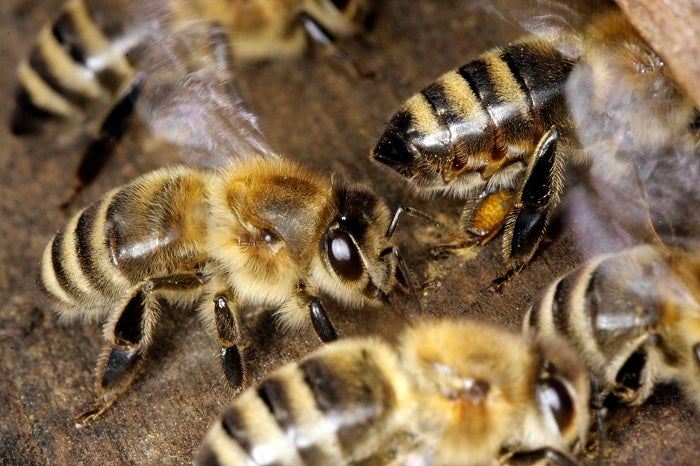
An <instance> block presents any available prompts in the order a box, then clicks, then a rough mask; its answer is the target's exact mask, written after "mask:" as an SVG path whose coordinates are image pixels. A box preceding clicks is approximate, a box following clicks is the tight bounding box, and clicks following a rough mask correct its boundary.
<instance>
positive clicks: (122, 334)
mask: <svg viewBox="0 0 700 466" xmlns="http://www.w3.org/2000/svg"><path fill="white" fill-rule="evenodd" d="M147 286H148V285H147ZM148 291H150V290H147V289H146V287H143V288H141V289H139V291H138V292H136V293H135V294H134V296H133V297H132V298H131V299H130V300H129V302H128V303H127V305H126V306H125V307H124V309H123V310H122V311H121V313H120V315H119V317H118V319H117V321H116V324H115V325H114V329H113V330H112V333H113V341H112V342H110V343H108V344H107V346H106V348H105V350H104V352H103V354H102V356H101V357H100V362H99V363H98V366H97V375H98V377H97V389H98V392H99V393H100V396H99V398H98V399H97V401H96V402H95V404H94V405H93V406H92V407H91V408H90V409H89V410H87V411H85V412H84V413H82V414H80V415H79V416H78V417H77V418H76V419H75V425H76V427H82V426H84V425H85V424H87V423H88V422H90V421H91V420H93V419H95V418H97V417H98V416H100V415H101V414H102V413H103V412H105V411H106V410H107V409H108V408H109V407H110V406H111V405H112V403H114V401H115V400H116V399H117V397H118V396H119V395H121V394H122V393H124V392H125V391H126V390H127V389H128V388H129V387H130V386H131V384H132V382H133V381H134V378H135V377H136V374H137V373H138V371H139V369H140V368H141V366H142V364H143V361H144V359H145V356H146V351H147V349H148V346H149V345H150V341H151V334H152V332H153V328H154V326H155V322H156V320H157V319H158V314H159V308H158V303H157V299H156V298H155V297H154V296H153V294H152V293H148Z"/></svg>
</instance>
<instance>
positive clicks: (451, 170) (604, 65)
mask: <svg viewBox="0 0 700 466" xmlns="http://www.w3.org/2000/svg"><path fill="white" fill-rule="evenodd" d="M557 5H558V4H557V3H556V2H554V3H553V2H546V3H545V2H533V3H532V5H531V7H530V8H528V7H523V11H517V12H512V10H513V9H512V8H507V7H506V6H505V5H501V6H500V7H498V8H497V9H498V10H500V11H503V12H506V13H505V14H506V16H508V18H507V19H515V20H516V21H517V22H518V24H520V25H521V26H525V27H526V29H528V30H530V31H531V32H533V33H534V34H533V35H529V36H526V37H524V38H523V39H521V40H519V41H516V42H514V43H511V44H508V45H506V46H502V47H497V48H495V49H493V50H490V51H488V52H486V53H484V54H483V55H481V56H480V57H478V58H477V59H475V60H473V61H470V62H469V63H467V64H465V65H463V66H461V67H459V68H457V69H454V70H452V71H449V72H447V73H445V74H444V75H442V76H441V77H440V78H438V79H437V81H435V82H434V83H432V84H430V85H429V86H427V87H426V88H425V89H423V90H422V91H420V92H419V93H417V94H415V95H413V96H412V97H411V98H409V99H408V100H407V101H406V102H405V103H404V104H403V105H402V106H401V108H400V109H399V110H398V112H396V113H395V114H394V116H393V117H392V118H391V120H390V121H389V123H388V124H387V126H386V128H385V129H384V131H383V133H382V135H381V137H380V138H379V141H378V142H377V144H376V146H375V148H374V149H373V150H372V152H371V159H372V160H374V161H378V162H381V163H382V164H384V165H386V166H388V167H390V168H391V169H393V170H394V171H395V172H396V173H398V174H399V175H401V176H403V177H404V178H406V179H407V180H408V181H409V183H410V184H411V186H412V187H413V188H414V189H415V190H416V191H417V192H419V193H420V194H423V195H426V196H431V195H446V196H453V197H456V198H459V199H464V200H466V201H467V202H466V204H465V207H464V209H463V212H462V216H461V219H460V223H459V226H460V235H462V236H463V235H465V234H466V239H465V240H464V241H463V242H461V243H459V244H456V245H453V246H454V247H463V246H469V245H472V244H477V243H478V244H484V243H486V242H488V241H489V240H490V239H491V238H492V237H493V236H494V235H495V234H496V233H498V231H500V230H501V229H504V230H505V232H504V235H503V256H504V258H505V261H506V264H507V270H506V273H505V275H504V276H502V277H500V278H498V279H496V280H494V282H493V283H492V286H493V287H494V288H496V289H498V288H499V287H500V286H501V285H502V284H503V283H504V282H505V281H506V280H507V279H508V278H510V277H511V276H512V275H513V274H514V273H516V272H517V271H519V270H520V269H521V268H522V267H523V266H524V265H525V264H526V263H527V262H528V261H530V260H531V258H532V257H533V255H534V254H535V252H536V251H537V248H538V246H539V244H540V242H541V240H542V238H543V234H544V232H545V231H546V228H547V225H548V223H549V220H550V217H551V214H552V212H553V210H554V209H555V208H556V207H557V204H558V202H559V199H560V197H561V194H562V190H563V186H564V182H563V180H564V175H565V166H566V164H570V165H573V166H588V167H590V166H591V165H596V164H598V165H597V166H596V171H600V172H602V173H605V175H606V179H607V180H609V181H610V182H609V183H608V185H607V186H606V187H605V188H601V193H602V194H603V195H604V196H605V197H606V198H612V200H613V202H616V205H622V206H624V200H625V198H624V196H623V195H622V194H620V195H616V193H624V194H627V195H629V197H630V198H631V199H640V197H641V199H643V200H646V198H645V197H644V195H645V194H646V195H650V194H652V193H651V192H650V188H651V187H650V186H647V185H646V184H645V183H647V182H650V180H652V179H655V180H658V181H656V183H657V186H660V185H663V184H666V183H669V184H670V185H671V186H672V187H670V188H669V190H673V189H677V188H679V187H680V186H677V183H674V182H675V181H676V178H678V177H686V172H685V171H684V170H683V169H681V170H680V171H679V170H677V169H676V170H675V171H673V172H672V173H664V174H663V176H662V177H659V176H658V175H659V174H658V173H655V174H654V175H653V176H652V175H651V174H649V173H644V170H641V172H640V170H639V167H638V166H637V165H636V164H637V159H636V158H638V157H645V158H646V159H647V160H649V161H651V160H658V159H660V158H662V157H663V154H664V153H665V152H666V151H667V150H668V149H669V148H675V149H677V150H678V149H680V150H681V151H682V152H683V155H682V158H684V159H689V160H691V161H692V162H691V163H694V164H695V166H697V159H698V157H697V149H698V131H697V121H698V112H697V110H696V109H695V107H694V106H693V104H692V102H691V101H690V100H689V99H688V98H687V97H686V96H685V95H684V94H683V93H682V92H681V91H680V90H679V88H678V87H677V86H676V85H675V84H674V83H673V81H672V78H671V75H670V72H669V70H668V69H667V68H666V67H665V66H664V64H663V61H662V60H661V59H660V57H659V56H658V55H657V54H656V53H655V52H654V51H653V50H652V49H651V48H650V47H649V46H648V45H647V44H646V43H645V42H644V41H643V39H642V38H641V37H640V36H639V34H638V33H637V32H636V31H635V30H634V29H633V28H632V26H631V25H630V24H629V23H628V22H627V21H626V19H625V18H624V17H623V16H622V14H621V13H620V12H619V11H617V10H616V9H613V8H609V7H608V8H607V11H606V12H605V13H600V14H598V15H597V16H595V17H593V18H592V20H590V22H589V23H588V25H587V26H585V27H582V28H578V27H574V25H572V24H571V23H574V20H576V21H578V22H579V23H580V22H581V21H583V20H584V16H583V15H573V14H572V12H571V11H570V10H571V8H570V7H569V6H568V5H559V6H558V7H557ZM565 15H568V16H569V17H572V20H571V22H569V19H568V18H567V17H566V16H565ZM679 141H680V142H679ZM639 154H643V155H639ZM643 161H644V160H640V161H639V162H640V163H641V162H643ZM651 163H652V162H649V163H647V164H646V168H647V170H646V171H647V172H649V171H652V169H653V167H652V166H651ZM610 165H614V166H615V168H616V170H611V168H610ZM657 171H658V170H657ZM595 174H597V173H596V172H594V175H595ZM687 178H688V179H692V178H693V177H687ZM686 191H687V192H686ZM640 192H641V194H640ZM689 193H692V195H694V196H695V198H697V194H696V193H697V189H695V188H690V187H689V186H687V185H684V186H682V189H678V192H677V193H675V195H674V199H679V200H680V199H684V196H686V195H687V194H689ZM635 196H636V197H635ZM637 203H639V201H637ZM679 203H680V202H679ZM643 207H644V208H645V211H644V213H643V214H640V215H641V217H642V220H639V219H638V218H637V217H634V218H633V219H631V221H630V222H628V223H629V224H633V226H634V227H635V228H636V227H640V228H643V229H645V231H644V232H643V233H641V234H640V236H642V240H648V239H649V238H652V239H654V240H657V241H660V234H659V232H657V231H656V229H655V226H656V225H655V224H654V222H653V221H652V219H650V214H649V211H648V207H647V205H646V204H644V205H643ZM623 209H624V207H623ZM659 211H663V209H659ZM635 213H636V211H635ZM696 215H697V214H696ZM665 220H666V221H670V222H675V221H680V220H682V215H678V216H677V217H673V218H666V219H665ZM640 224H641V225H640ZM625 226H626V227H628V228H632V226H631V225H625Z"/></svg>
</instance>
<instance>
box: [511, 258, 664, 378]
mask: <svg viewBox="0 0 700 466" xmlns="http://www.w3.org/2000/svg"><path fill="white" fill-rule="evenodd" d="M664 270H665V271H664ZM668 272H669V271H668V268H667V266H666V264H665V259H664V258H663V257H662V256H660V255H659V253H658V250H657V249H655V248H654V247H652V246H640V247H636V248H631V249H627V250H624V251H622V252H620V253H617V254H608V255H601V256H598V257H596V258H594V259H591V260H589V261H588V262H586V263H585V264H583V265H582V266H580V267H579V268H577V269H576V270H574V271H573V272H570V273H569V274H567V275H565V276H564V277H562V278H561V279H559V280H558V281H557V282H555V283H554V284H553V285H551V286H550V287H549V288H548V289H547V290H546V292H545V293H544V294H543V295H542V296H541V297H540V298H539V300H538V301H537V302H535V303H534V305H533V306H532V308H531V309H530V310H529V311H528V313H527V314H526V316H525V321H524V324H523V325H524V327H525V328H526V329H527V328H533V329H535V330H536V331H537V332H538V333H542V334H545V335H551V334H559V335H561V336H563V337H564V338H566V339H567V340H569V341H570V342H572V343H573V344H574V346H575V347H576V348H577V350H578V351H579V352H580V353H581V354H582V356H583V359H584V360H585V361H586V363H587V364H588V366H589V367H591V368H592V369H593V370H594V373H595V374H596V375H597V377H598V382H599V383H600V384H601V385H602V386H601V389H604V388H605V387H606V386H611V385H614V384H615V383H616V379H618V378H619V377H621V376H622V375H624V376H625V377H627V378H628V379H629V378H630V377H640V375H639V373H640V372H641V370H642V369H643V366H644V364H645V363H646V359H647V355H646V352H647V349H646V346H647V345H648V344H649V339H650V337H651V334H652V333H653V329H654V328H655V327H656V326H657V325H658V324H659V321H660V319H661V318H662V309H661V308H660V307H659V302H657V300H658V299H659V298H660V296H661V295H660V294H659V290H660V289H659V288H657V287H658V286H659V281H660V280H661V279H662V278H663V277H664V276H666V275H668ZM633 366H634V367H633ZM617 382H620V383H621V381H620V380H617Z"/></svg>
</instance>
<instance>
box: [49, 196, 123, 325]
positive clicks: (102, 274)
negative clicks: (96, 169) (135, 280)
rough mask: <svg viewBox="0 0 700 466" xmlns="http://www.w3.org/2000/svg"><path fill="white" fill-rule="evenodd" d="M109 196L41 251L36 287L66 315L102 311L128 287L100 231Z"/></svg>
mask: <svg viewBox="0 0 700 466" xmlns="http://www.w3.org/2000/svg"><path fill="white" fill-rule="evenodd" d="M110 197H111V196H110V195H108V196H107V197H106V198H105V199H103V200H102V201H100V202H97V203H95V204H93V205H91V206H90V207H88V208H86V209H84V210H83V211H82V212H80V213H78V214H76V215H75V216H74V217H73V218H72V219H71V221H70V222H69V223H68V224H67V225H66V226H65V227H64V228H63V229H62V230H61V231H59V232H58V233H57V234H56V236H54V238H53V240H52V241H51V242H50V243H49V245H48V246H47V247H46V249H45V250H44V256H43V259H42V264H41V275H40V277H39V285H40V287H41V288H42V289H43V291H44V292H45V293H46V294H47V296H48V297H49V298H51V299H52V300H54V301H55V302H56V303H57V304H58V305H59V307H60V308H61V311H62V312H64V313H66V314H73V313H77V314H87V313H90V312H91V311H93V309H95V308H102V307H104V306H105V305H106V304H108V303H109V301H110V300H111V299H112V298H113V297H117V296H119V295H120V294H122V293H123V292H124V290H128V289H129V287H130V283H129V281H128V280H126V279H125V278H124V277H123V276H122V275H121V274H120V273H119V272H118V270H116V269H115V267H114V266H113V264H112V263H111V262H110V260H109V254H108V251H107V242H106V241H105V236H104V230H103V228H104V224H105V221H104V214H105V209H106V207H107V205H108V204H109V199H110ZM93 312H94V311H93Z"/></svg>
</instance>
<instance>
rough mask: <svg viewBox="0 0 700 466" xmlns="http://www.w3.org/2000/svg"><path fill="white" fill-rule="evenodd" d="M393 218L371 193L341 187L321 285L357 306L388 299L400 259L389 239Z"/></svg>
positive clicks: (324, 241)
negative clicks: (387, 236)
mask: <svg viewBox="0 0 700 466" xmlns="http://www.w3.org/2000/svg"><path fill="white" fill-rule="evenodd" d="M390 219H391V214H390V210H389V207H388V206H387V205H386V203H385V202H384V201H383V200H382V199H381V198H379V197H378V196H377V195H376V194H374V193H373V192H372V191H370V190H369V189H367V188H364V187H361V186H352V187H346V186H343V185H339V186H337V187H336V210H335V215H334V217H333V219H332V221H331V223H330V225H329V226H328V227H327V228H326V230H325V233H324V234H323V236H322V238H321V243H320V245H319V247H320V257H321V263H322V269H323V273H322V274H321V273H319V272H318V271H317V272H316V273H314V276H316V277H318V279H317V280H316V283H317V284H318V286H319V287H320V288H322V289H324V291H326V292H329V293H331V294H333V295H334V296H336V297H338V298H339V299H340V300H341V301H345V302H347V303H348V304H351V305H357V304H360V303H362V302H367V301H375V302H376V301H379V300H384V299H386V296H387V295H388V293H389V292H390V291H391V289H392V288H393V286H394V284H395V282H396V277H397V264H398V262H399V261H400V257H398V255H397V254H392V252H395V247H393V246H392V245H391V244H390V243H389V241H388V239H387V238H386V235H385V232H386V231H387V230H388V227H389V223H390ZM323 277H325V279H324V278H323Z"/></svg>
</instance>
